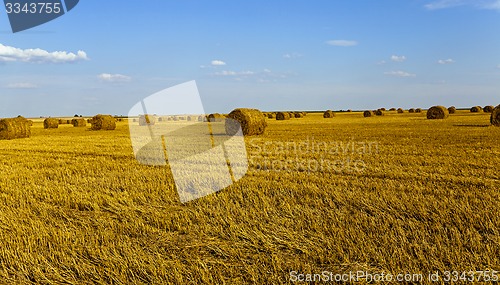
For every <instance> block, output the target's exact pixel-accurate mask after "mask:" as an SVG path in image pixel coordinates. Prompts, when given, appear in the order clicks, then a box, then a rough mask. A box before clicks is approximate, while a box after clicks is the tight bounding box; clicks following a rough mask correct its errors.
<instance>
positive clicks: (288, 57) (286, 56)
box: [283, 52, 302, 59]
mask: <svg viewBox="0 0 500 285" xmlns="http://www.w3.org/2000/svg"><path fill="white" fill-rule="evenodd" d="M299 57H302V55H301V54H300V53H296V52H293V53H286V54H284V55H283V58H286V59H294V58H299Z"/></svg>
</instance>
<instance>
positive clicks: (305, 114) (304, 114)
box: [274, 112, 307, 117]
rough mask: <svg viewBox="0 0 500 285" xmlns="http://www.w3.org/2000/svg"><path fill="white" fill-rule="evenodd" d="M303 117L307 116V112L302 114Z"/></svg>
mask: <svg viewBox="0 0 500 285" xmlns="http://www.w3.org/2000/svg"><path fill="white" fill-rule="evenodd" d="M274 115H276V114H274ZM302 116H304V117H305V116H307V112H302Z"/></svg>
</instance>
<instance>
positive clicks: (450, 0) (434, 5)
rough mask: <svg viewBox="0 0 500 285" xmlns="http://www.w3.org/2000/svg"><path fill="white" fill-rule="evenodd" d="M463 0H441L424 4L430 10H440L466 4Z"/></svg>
mask: <svg viewBox="0 0 500 285" xmlns="http://www.w3.org/2000/svg"><path fill="white" fill-rule="evenodd" d="M463 2H464V1H463V0H439V1H434V2H431V3H429V4H426V5H424V7H425V8H427V9H428V10H438V9H445V8H450V7H456V6H461V5H464V3H463Z"/></svg>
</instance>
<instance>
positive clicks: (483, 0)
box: [424, 0, 500, 10]
mask: <svg viewBox="0 0 500 285" xmlns="http://www.w3.org/2000/svg"><path fill="white" fill-rule="evenodd" d="M458 6H471V7H473V8H476V9H486V10H500V0H435V1H432V2H430V3H428V4H426V5H424V7H425V8H426V9H428V10H439V9H446V8H453V7H458Z"/></svg>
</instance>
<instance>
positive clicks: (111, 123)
mask: <svg viewBox="0 0 500 285" xmlns="http://www.w3.org/2000/svg"><path fill="white" fill-rule="evenodd" d="M115 128H116V122H115V119H114V118H113V116H111V115H101V114H99V115H95V116H94V117H93V118H92V127H91V129H92V130H95V131H97V130H109V131H111V130H114V129H115Z"/></svg>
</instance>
